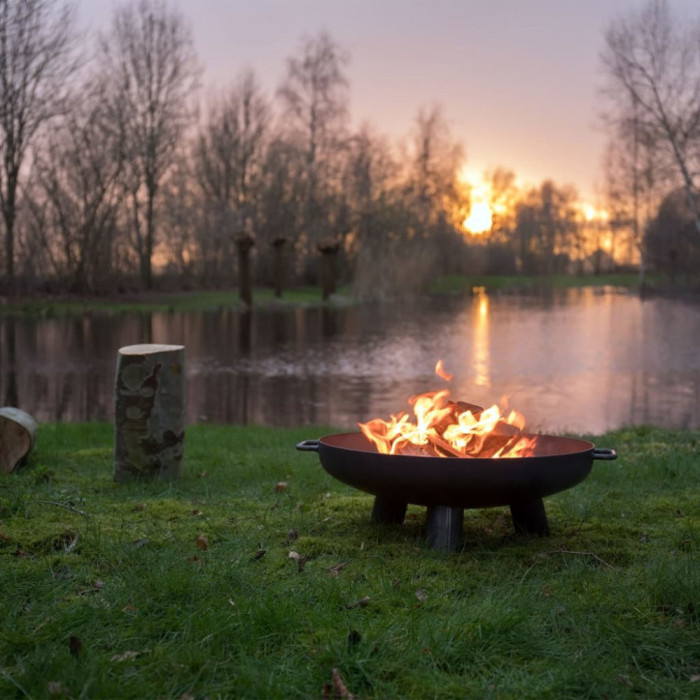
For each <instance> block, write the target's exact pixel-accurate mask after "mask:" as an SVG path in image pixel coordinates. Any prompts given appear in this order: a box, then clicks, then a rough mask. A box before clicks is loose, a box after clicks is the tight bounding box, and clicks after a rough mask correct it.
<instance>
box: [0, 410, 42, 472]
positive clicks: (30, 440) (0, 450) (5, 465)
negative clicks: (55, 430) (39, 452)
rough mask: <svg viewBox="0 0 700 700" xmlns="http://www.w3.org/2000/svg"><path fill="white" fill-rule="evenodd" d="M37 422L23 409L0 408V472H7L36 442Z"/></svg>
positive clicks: (18, 462)
mask: <svg viewBox="0 0 700 700" xmlns="http://www.w3.org/2000/svg"><path fill="white" fill-rule="evenodd" d="M36 434H37V424H36V421H35V420H34V418H32V416H30V415H29V414H28V413H26V412H25V411H22V410H20V409H19V408H14V407H11V406H5V407H2V408H0V474H9V473H10V472H11V471H12V470H13V469H14V468H15V467H16V466H17V465H18V464H20V463H21V462H22V460H23V459H24V458H25V457H26V456H27V455H28V454H29V452H30V451H31V450H32V448H33V447H34V444H35V443H36Z"/></svg>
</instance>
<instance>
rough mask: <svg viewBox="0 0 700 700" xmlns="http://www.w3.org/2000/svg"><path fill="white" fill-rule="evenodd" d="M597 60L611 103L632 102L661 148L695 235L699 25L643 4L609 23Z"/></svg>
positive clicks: (699, 200)
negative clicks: (667, 155)
mask: <svg viewBox="0 0 700 700" xmlns="http://www.w3.org/2000/svg"><path fill="white" fill-rule="evenodd" d="M602 59H603V67H604V70H605V73H606V76H607V79H608V94H609V95H610V97H611V99H612V100H613V102H614V103H615V104H620V103H622V106H623V109H626V108H627V107H628V106H629V105H630V104H633V105H634V106H635V109H636V110H637V111H638V113H637V120H638V123H639V122H643V123H644V128H645V130H646V131H648V132H650V133H653V134H654V135H655V136H657V137H658V138H659V140H663V142H664V143H665V144H666V145H667V148H668V150H669V152H670V155H671V156H672V158H673V160H674V162H675V164H676V167H677V168H678V172H679V174H680V177H681V181H682V183H683V186H684V187H685V193H686V199H687V202H688V208H689V209H690V211H691V212H692V214H693V217H694V220H695V227H696V229H697V231H698V233H699V234H700V195H699V193H698V189H697V186H696V184H695V179H696V177H697V166H698V163H697V161H696V162H694V160H696V159H697V157H698V156H699V155H700V24H698V23H695V24H693V25H691V26H688V25H684V24H681V22H680V21H678V20H676V19H675V18H674V17H673V16H672V15H671V12H670V10H669V7H668V4H667V3H666V2H665V0H649V2H647V4H646V5H645V6H644V7H643V8H642V9H641V10H637V11H635V12H633V13H631V14H630V15H629V16H627V17H624V18H619V19H617V20H616V21H614V22H613V23H612V24H611V25H610V27H609V29H608V31H607V32H606V34H605V49H604V52H603V56H602ZM694 168H695V170H694Z"/></svg>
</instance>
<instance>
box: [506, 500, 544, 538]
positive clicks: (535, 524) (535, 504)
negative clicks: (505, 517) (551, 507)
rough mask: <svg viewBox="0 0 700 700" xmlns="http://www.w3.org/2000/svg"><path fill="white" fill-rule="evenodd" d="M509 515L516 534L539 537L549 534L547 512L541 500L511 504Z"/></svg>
mask: <svg viewBox="0 0 700 700" xmlns="http://www.w3.org/2000/svg"><path fill="white" fill-rule="evenodd" d="M510 514H511V517H512V518H513V525H514V526H515V531H516V532H517V533H520V534H527V535H540V536H544V535H548V534H549V523H548V522H547V512H546V511H545V509H544V501H543V500H542V499H541V498H536V499H535V500H534V501H526V502H525V503H511V504H510Z"/></svg>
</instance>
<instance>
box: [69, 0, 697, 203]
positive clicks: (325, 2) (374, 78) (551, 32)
mask: <svg viewBox="0 0 700 700" xmlns="http://www.w3.org/2000/svg"><path fill="white" fill-rule="evenodd" d="M171 4H173V5H175V6H177V7H179V8H180V9H181V10H182V11H183V13H184V14H185V16H186V17H187V18H188V20H189V21H190V23H191V27H192V30H193V33H194V38H195V42H196V46H197V50H198V53H199V57H200V60H201V62H202V64H203V67H204V69H205V73H204V85H205V90H204V95H206V91H207V89H212V87H214V86H225V85H227V84H228V83H230V82H231V81H233V80H234V79H235V77H236V76H237V75H238V74H239V72H240V71H241V70H242V69H244V68H246V67H250V68H253V69H254V71H255V72H256V74H257V76H258V78H259V80H260V82H261V84H262V86H263V88H264V89H265V90H266V92H267V93H268V94H269V95H270V96H273V95H274V92H275V89H276V88H277V86H278V84H279V83H280V81H281V80H282V78H283V76H284V71H285V59H286V58H287V57H288V56H289V55H291V54H293V53H294V52H295V51H296V50H297V49H298V48H299V45H300V42H301V39H302V37H304V36H307V37H309V36H315V35H316V34H318V32H319V31H320V30H327V31H329V32H330V34H331V35H332V36H333V37H334V38H335V39H336V40H337V41H338V42H339V43H340V44H341V45H342V46H343V47H345V48H346V49H347V50H348V51H349V52H350V55H351V62H350V65H349V68H348V77H349V79H350V88H351V89H350V95H351V116H352V121H353V124H355V125H358V124H360V123H361V122H365V121H366V122H369V123H370V124H372V125H374V127H375V128H376V129H377V131H379V132H381V133H384V134H387V135H389V136H391V137H392V138H393V139H398V138H400V137H404V136H406V135H407V134H408V132H409V131H410V128H411V125H412V122H413V121H414V119H415V116H416V114H417V112H418V110H419V108H420V107H421V106H428V107H429V106H432V105H433V104H440V105H442V107H443V109H444V113H445V115H446V117H447V118H448V120H449V123H450V125H451V128H452V133H453V136H454V137H455V138H457V139H458V140H460V141H461V142H462V143H463V144H464V146H465V149H466V154H467V171H468V172H469V173H470V174H471V175H472V176H474V175H477V174H479V173H481V172H483V171H484V170H486V169H488V168H492V167H495V166H505V167H508V168H511V169H512V170H514V171H515V172H516V174H517V176H518V179H519V182H520V183H521V184H528V183H538V182H540V181H541V180H543V179H545V178H547V177H551V178H553V179H554V180H555V181H557V182H558V183H560V184H564V183H571V184H573V185H575V186H576V187H577V188H578V190H579V192H580V193H581V195H582V196H584V197H586V198H587V199H589V200H594V199H595V197H596V194H595V193H596V187H597V183H600V182H602V177H601V169H600V163H601V155H602V147H603V142H604V135H603V133H602V131H601V129H600V126H599V114H600V111H601V105H600V97H599V90H600V86H601V83H602V78H601V72H600V62H599V54H600V51H601V48H602V46H603V32H604V30H605V29H606V27H607V26H608V24H609V23H610V20H611V19H612V18H613V17H615V16H618V15H620V14H621V13H622V14H624V13H626V12H628V11H629V10H630V9H633V8H635V7H641V6H642V5H643V4H644V3H643V1H642V0H488V1H487V0H479V1H477V0H196V1H192V0H190V1H188V0H171ZM670 6H671V8H672V10H673V11H674V12H675V13H676V14H677V15H680V16H681V17H686V18H688V19H691V18H698V16H700V2H698V0H670ZM114 7H115V2H114V0H79V2H78V9H79V13H78V14H79V19H80V22H81V23H82V24H83V25H84V26H88V27H89V28H90V29H93V30H95V29H105V28H107V27H108V26H109V22H110V19H111V15H112V10H113V8H114Z"/></svg>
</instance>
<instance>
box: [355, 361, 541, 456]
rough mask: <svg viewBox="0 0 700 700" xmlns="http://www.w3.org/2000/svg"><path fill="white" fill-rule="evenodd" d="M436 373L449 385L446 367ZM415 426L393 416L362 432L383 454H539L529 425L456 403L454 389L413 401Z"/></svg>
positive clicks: (515, 416) (507, 414)
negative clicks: (453, 397)
mask: <svg viewBox="0 0 700 700" xmlns="http://www.w3.org/2000/svg"><path fill="white" fill-rule="evenodd" d="M435 373H436V374H437V375H438V376H439V377H441V378H443V379H446V380H447V381H449V380H450V379H451V378H452V375H451V374H449V373H448V372H445V370H444V367H443V365H442V361H438V363H437V365H436V366H435ZM408 403H409V404H410V405H411V406H412V407H413V415H414V417H415V421H414V422H412V420H411V419H410V418H409V415H408V413H406V412H405V411H404V412H401V413H399V414H397V415H391V416H390V419H389V420H388V421H385V420H382V419H381V418H374V419H373V420H370V421H368V422H367V423H358V426H359V428H360V430H361V431H362V433H363V434H364V435H365V437H367V439H368V440H369V441H370V442H371V443H372V444H373V445H374V446H375V447H376V449H377V452H380V453H381V454H392V455H397V454H412V455H425V456H433V457H480V458H484V457H489V458H494V459H498V458H506V457H528V456H532V455H533V454H534V447H535V444H536V442H537V437H536V436H533V435H528V434H526V433H524V432H523V431H524V429H525V419H524V417H523V416H522V414H520V413H518V412H517V411H514V410H510V411H508V409H507V406H506V401H505V399H504V400H502V401H501V404H502V405H501V407H499V406H497V405H493V406H491V407H490V408H487V409H483V410H482V409H481V408H480V407H478V406H473V405H471V404H466V403H463V402H456V401H451V400H450V392H449V390H448V389H443V390H441V391H433V392H428V393H425V394H418V395H416V396H411V397H410V398H409V400H408Z"/></svg>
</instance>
